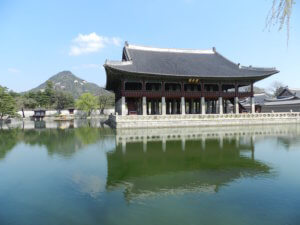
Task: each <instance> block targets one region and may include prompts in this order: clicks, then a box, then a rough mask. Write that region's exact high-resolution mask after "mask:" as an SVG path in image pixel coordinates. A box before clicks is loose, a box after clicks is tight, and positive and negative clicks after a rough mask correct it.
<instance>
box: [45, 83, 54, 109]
mask: <svg viewBox="0 0 300 225" xmlns="http://www.w3.org/2000/svg"><path fill="white" fill-rule="evenodd" d="M43 96H44V101H45V104H46V105H45V106H48V107H51V106H52V105H53V104H54V103H55V91H54V89H53V83H52V82H51V81H47V83H46V88H45V91H44V92H43Z"/></svg>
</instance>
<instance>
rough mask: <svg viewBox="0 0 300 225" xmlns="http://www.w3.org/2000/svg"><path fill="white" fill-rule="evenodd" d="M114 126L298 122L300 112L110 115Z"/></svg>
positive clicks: (149, 126) (139, 126) (186, 125)
mask: <svg viewBox="0 0 300 225" xmlns="http://www.w3.org/2000/svg"><path fill="white" fill-rule="evenodd" d="M110 123H111V125H112V126H113V127H115V128H118V129H119V128H155V127H206V126H234V125H236V126H239V125H244V126H245V125H246V126H248V125H263V124H286V123H300V113H291V112H290V113H255V114H223V115H218V114H210V115H190V114H187V115H145V116H142V115H129V116H119V115H114V116H110Z"/></svg>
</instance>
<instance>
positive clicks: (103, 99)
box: [98, 94, 114, 114]
mask: <svg viewBox="0 0 300 225" xmlns="http://www.w3.org/2000/svg"><path fill="white" fill-rule="evenodd" d="M98 102H99V109H100V113H101V114H103V113H104V109H105V108H106V107H107V106H113V105H114V95H110V94H108V95H100V96H99V97H98Z"/></svg>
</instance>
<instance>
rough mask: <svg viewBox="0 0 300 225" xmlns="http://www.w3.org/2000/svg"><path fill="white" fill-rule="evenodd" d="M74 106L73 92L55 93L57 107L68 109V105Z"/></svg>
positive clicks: (58, 108)
mask: <svg viewBox="0 0 300 225" xmlns="http://www.w3.org/2000/svg"><path fill="white" fill-rule="evenodd" d="M72 106H74V98H73V96H72V95H71V94H69V93H65V92H61V91H60V92H56V93H55V108H56V109H57V110H58V111H59V112H60V110H63V109H66V108H67V107H72Z"/></svg>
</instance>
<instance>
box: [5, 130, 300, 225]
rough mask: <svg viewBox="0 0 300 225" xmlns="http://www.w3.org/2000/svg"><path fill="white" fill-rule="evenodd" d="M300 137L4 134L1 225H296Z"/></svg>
mask: <svg viewBox="0 0 300 225" xmlns="http://www.w3.org/2000/svg"><path fill="white" fill-rule="evenodd" d="M250 131H251V132H250ZM247 132H248V133H247ZM154 134H156V135H154ZM192 134H196V135H192ZM250 134H251V135H250ZM299 134H300V129H299V127H298V126H289V127H281V128H278V126H277V127H254V128H247V129H245V128H222V129H217V130H216V129H208V128H207V129H206V130H200V129H197V130H193V129H192V128H191V129H187V130H186V131H185V130H184V129H182V130H180V132H179V131H178V130H176V129H169V130H166V129H160V130H154V131H153V130H151V131H149V130H138V131H124V132H117V133H116V131H114V130H111V129H109V128H97V127H88V126H83V127H79V128H70V129H28V130H27V129H25V130H22V129H9V130H0V224H141V223H143V224H199V223H201V224H297V223H299V222H300V213H299V212H300V210H299V209H300V208H299V205H300V193H299V192H300V191H299V190H300V181H299V179H298V172H297V171H299V167H300V166H299V163H298V162H299V159H300V151H299V149H300V136H299Z"/></svg>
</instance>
